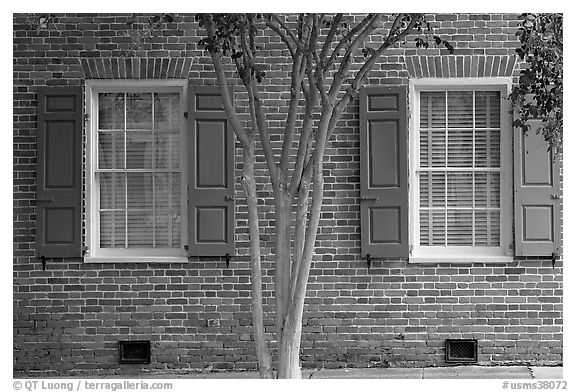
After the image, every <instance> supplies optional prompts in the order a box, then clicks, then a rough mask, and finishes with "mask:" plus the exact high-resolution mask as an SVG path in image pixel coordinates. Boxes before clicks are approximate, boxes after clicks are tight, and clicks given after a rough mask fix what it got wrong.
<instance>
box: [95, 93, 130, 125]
mask: <svg viewBox="0 0 576 392" xmlns="http://www.w3.org/2000/svg"><path fill="white" fill-rule="evenodd" d="M98 129H124V93H111V94H98Z"/></svg>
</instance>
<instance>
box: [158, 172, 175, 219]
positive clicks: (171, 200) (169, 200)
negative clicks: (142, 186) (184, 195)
mask: <svg viewBox="0 0 576 392" xmlns="http://www.w3.org/2000/svg"><path fill="white" fill-rule="evenodd" d="M154 188H155V193H156V203H155V205H156V207H157V208H163V209H165V208H169V209H177V210H179V209H180V174H179V173H156V174H155V175H154Z"/></svg>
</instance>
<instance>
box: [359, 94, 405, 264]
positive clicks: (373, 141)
mask: <svg viewBox="0 0 576 392" xmlns="http://www.w3.org/2000/svg"><path fill="white" fill-rule="evenodd" d="M407 135H408V131H407V123H406V87H405V86H395V87H367V88H364V89H363V90H362V91H361V92H360V178H361V180H360V216H361V230H362V231H361V243H362V254H363V255H366V254H369V255H370V256H371V257H387V258H404V259H407V258H408V165H407V161H408V159H407V148H408V146H407V143H408V139H407Z"/></svg>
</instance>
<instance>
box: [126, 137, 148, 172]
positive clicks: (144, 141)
mask: <svg viewBox="0 0 576 392" xmlns="http://www.w3.org/2000/svg"><path fill="white" fill-rule="evenodd" d="M126 167H127V168H128V169H150V168H151V167H152V132H126Z"/></svg>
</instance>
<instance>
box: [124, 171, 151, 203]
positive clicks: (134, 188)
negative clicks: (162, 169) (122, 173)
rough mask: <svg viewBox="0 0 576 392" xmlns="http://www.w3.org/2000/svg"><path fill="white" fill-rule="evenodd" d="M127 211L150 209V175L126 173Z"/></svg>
mask: <svg viewBox="0 0 576 392" xmlns="http://www.w3.org/2000/svg"><path fill="white" fill-rule="evenodd" d="M127 176H128V181H127V186H128V195H127V199H128V209H131V208H150V209H151V208H152V203H153V192H152V189H153V184H152V173H127Z"/></svg>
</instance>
